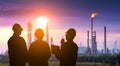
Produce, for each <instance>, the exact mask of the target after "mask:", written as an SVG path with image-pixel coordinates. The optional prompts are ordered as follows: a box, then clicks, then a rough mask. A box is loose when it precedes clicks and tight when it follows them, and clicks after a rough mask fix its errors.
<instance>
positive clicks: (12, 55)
mask: <svg viewBox="0 0 120 66" xmlns="http://www.w3.org/2000/svg"><path fill="white" fill-rule="evenodd" d="M12 30H13V32H14V33H13V35H12V37H10V39H9V40H8V54H9V61H10V66H25V63H26V62H27V47H26V42H25V40H24V38H23V37H21V36H20V35H21V32H22V30H23V29H22V27H21V26H20V25H19V24H17V23H16V24H14V25H13V28H12Z"/></svg>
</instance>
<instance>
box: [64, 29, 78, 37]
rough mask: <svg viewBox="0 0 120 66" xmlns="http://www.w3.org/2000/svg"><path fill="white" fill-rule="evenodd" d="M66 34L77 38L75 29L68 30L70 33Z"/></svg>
mask: <svg viewBox="0 0 120 66" xmlns="http://www.w3.org/2000/svg"><path fill="white" fill-rule="evenodd" d="M66 33H67V34H71V35H74V36H76V31H75V29H74V28H70V29H68V31H67V32H66Z"/></svg>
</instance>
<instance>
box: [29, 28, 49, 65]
mask: <svg viewBox="0 0 120 66" xmlns="http://www.w3.org/2000/svg"><path fill="white" fill-rule="evenodd" d="M35 36H36V38H37V40H35V41H34V42H32V44H31V45H30V48H29V65H30V66H48V59H49V58H50V56H51V52H50V48H49V45H48V43H47V42H45V41H43V40H42V39H43V37H44V32H43V30H42V29H37V30H36V31H35Z"/></svg>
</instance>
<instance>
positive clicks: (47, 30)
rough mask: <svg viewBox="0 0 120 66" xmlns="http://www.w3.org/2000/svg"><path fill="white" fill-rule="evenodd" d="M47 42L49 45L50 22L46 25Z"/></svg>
mask: <svg viewBox="0 0 120 66" xmlns="http://www.w3.org/2000/svg"><path fill="white" fill-rule="evenodd" d="M46 41H47V43H48V44H49V29H48V22H47V24H46Z"/></svg>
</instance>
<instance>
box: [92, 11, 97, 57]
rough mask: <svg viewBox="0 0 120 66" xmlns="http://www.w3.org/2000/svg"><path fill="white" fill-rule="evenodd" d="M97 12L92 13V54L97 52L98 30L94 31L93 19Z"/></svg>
mask: <svg viewBox="0 0 120 66" xmlns="http://www.w3.org/2000/svg"><path fill="white" fill-rule="evenodd" d="M96 15H97V14H96V13H92V15H91V54H92V55H96V54H97V43H96V31H94V25H93V19H94V17H95V16H96Z"/></svg>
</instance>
